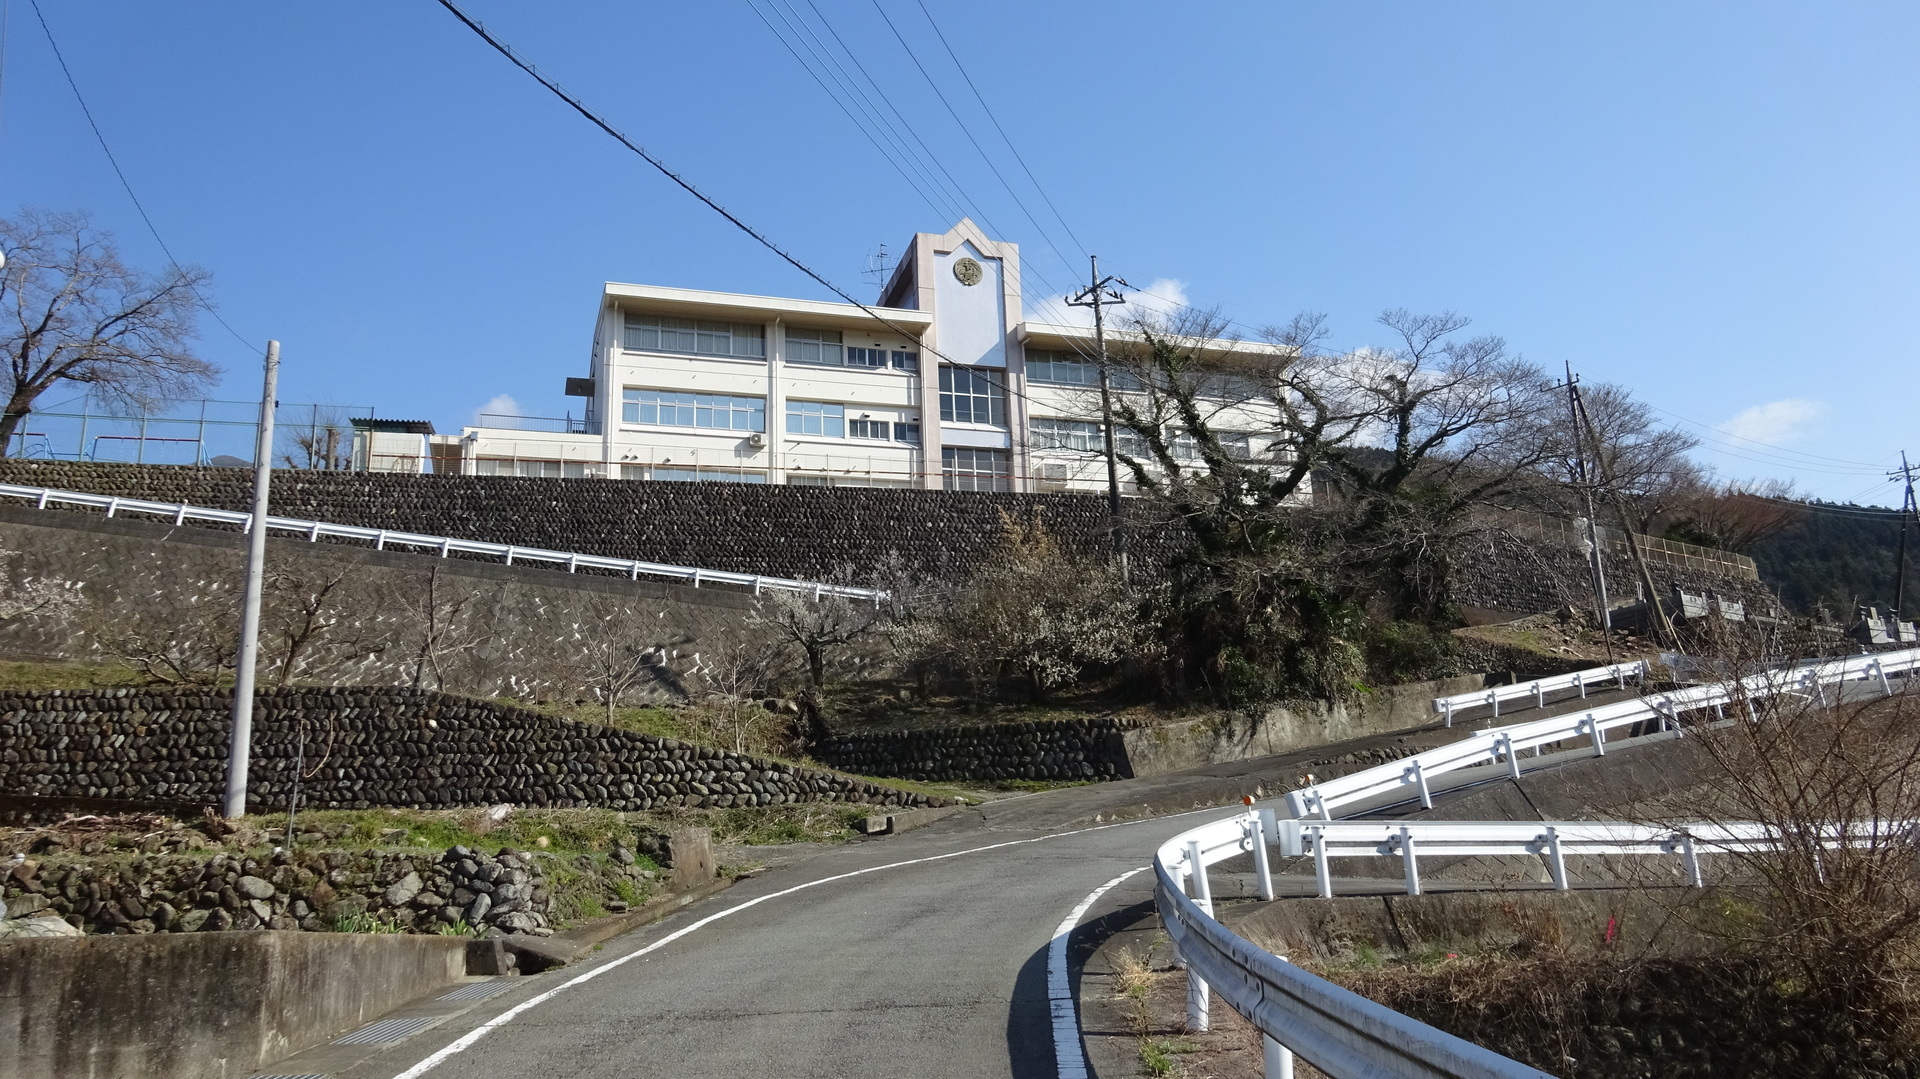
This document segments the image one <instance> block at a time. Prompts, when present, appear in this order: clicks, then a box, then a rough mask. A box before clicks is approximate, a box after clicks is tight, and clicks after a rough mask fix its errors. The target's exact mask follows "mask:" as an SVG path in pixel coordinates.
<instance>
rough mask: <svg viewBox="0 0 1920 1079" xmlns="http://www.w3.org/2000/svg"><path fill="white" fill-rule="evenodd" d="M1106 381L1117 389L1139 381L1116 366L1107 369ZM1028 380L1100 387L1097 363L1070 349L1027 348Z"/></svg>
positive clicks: (1129, 387)
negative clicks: (1052, 350) (1046, 349)
mask: <svg viewBox="0 0 1920 1079" xmlns="http://www.w3.org/2000/svg"><path fill="white" fill-rule="evenodd" d="M1108 376H1109V377H1108V383H1109V384H1110V385H1111V386H1112V387H1113V388H1114V389H1116V390H1137V389H1139V388H1140V380H1139V379H1137V378H1135V377H1133V375H1132V374H1130V373H1129V372H1126V371H1122V370H1119V369H1117V368H1112V367H1109V368H1108ZM1027 381H1028V382H1041V383H1046V384H1049V385H1055V386H1090V387H1093V388H1095V389H1098V388H1099V386H1100V365H1099V364H1097V363H1093V362H1092V361H1091V360H1088V359H1086V358H1084V357H1081V356H1079V355H1077V354H1075V353H1071V352H1046V351H1043V350H1041V349H1037V348H1036V349H1028V350H1027Z"/></svg>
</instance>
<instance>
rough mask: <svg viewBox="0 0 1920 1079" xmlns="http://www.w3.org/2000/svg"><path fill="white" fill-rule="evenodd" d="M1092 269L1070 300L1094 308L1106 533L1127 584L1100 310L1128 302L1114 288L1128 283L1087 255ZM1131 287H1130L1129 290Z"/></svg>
mask: <svg viewBox="0 0 1920 1079" xmlns="http://www.w3.org/2000/svg"><path fill="white" fill-rule="evenodd" d="M1087 261H1088V262H1089V263H1090V264H1091V265H1092V267H1093V273H1092V276H1090V277H1089V278H1088V281H1089V282H1090V283H1089V284H1088V285H1087V287H1086V288H1083V289H1081V290H1080V291H1079V292H1076V293H1074V294H1073V295H1072V296H1069V297H1068V298H1067V304H1068V306H1071V307H1091V308H1093V347H1094V352H1095V353H1096V355H1097V357H1098V362H1099V364H1100V430H1101V433H1102V435H1103V437H1104V439H1105V445H1106V451H1107V529H1108V533H1109V538H1110V539H1111V541H1112V544H1113V560H1114V561H1115V562H1117V563H1118V564H1119V566H1120V579H1121V581H1123V582H1124V581H1125V580H1127V577H1128V573H1127V530H1126V526H1125V524H1124V523H1123V522H1122V520H1121V517H1120V458H1119V455H1118V452H1117V451H1116V449H1115V443H1114V433H1113V379H1112V378H1111V377H1110V376H1109V374H1108V372H1107V326H1106V319H1105V317H1104V316H1103V315H1102V314H1101V309H1102V308H1105V307H1109V306H1112V305H1114V304H1122V303H1126V302H1127V298H1126V297H1125V296H1122V295H1120V291H1119V290H1118V289H1116V288H1114V287H1113V286H1114V285H1116V284H1118V285H1122V286H1127V283H1126V282H1125V281H1123V280H1121V279H1120V278H1118V277H1113V276H1107V277H1101V276H1100V256H1098V255H1088V256H1087ZM1127 287H1131V286H1127Z"/></svg>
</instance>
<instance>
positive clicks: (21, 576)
mask: <svg viewBox="0 0 1920 1079" xmlns="http://www.w3.org/2000/svg"><path fill="white" fill-rule="evenodd" d="M18 560H19V555H18V553H17V552H15V551H11V550H8V549H7V548H6V547H0V626H4V625H6V624H8V623H11V622H15V621H18V620H20V619H23V618H31V617H40V618H60V617H63V616H65V615H67V614H69V613H71V612H72V611H74V610H75V609H77V608H78V607H79V606H80V586H79V585H77V584H75V583H73V582H72V581H67V580H62V579H61V578H59V577H49V576H45V575H36V574H32V573H25V572H20V571H17V570H15V569H14V568H13V565H14V563H15V562H17V561H18Z"/></svg>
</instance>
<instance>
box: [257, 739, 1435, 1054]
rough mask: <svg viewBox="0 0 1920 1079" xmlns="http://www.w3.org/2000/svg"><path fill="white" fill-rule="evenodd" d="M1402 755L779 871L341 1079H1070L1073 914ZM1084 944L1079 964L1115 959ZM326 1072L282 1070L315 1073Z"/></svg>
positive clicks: (1244, 772)
mask: <svg viewBox="0 0 1920 1079" xmlns="http://www.w3.org/2000/svg"><path fill="white" fill-rule="evenodd" d="M1459 734H1460V732H1459V731H1453V732H1445V731H1431V732H1425V733H1423V734H1422V735H1419V736H1416V738H1415V741H1416V742H1418V743H1420V744H1423V745H1430V744H1437V743H1439V742H1443V741H1449V740H1452V739H1453V738H1456V737H1458V736H1459ZM1393 738H1394V736H1383V737H1381V738H1377V739H1366V740H1362V741H1359V742H1355V743H1348V744H1344V745H1339V746H1323V747H1320V748H1318V749H1315V750H1311V751H1307V752H1305V753H1300V754H1292V755H1289V756H1285V757H1274V758H1265V759H1262V760H1259V761H1251V762H1237V763H1234V764H1228V765H1217V766H1213V767H1210V768H1207V769H1202V770H1198V771H1196V772H1193V773H1185V774H1181V775H1175V776H1165V777H1158V778H1155V779H1148V780H1129V781H1125V782H1120V783H1107V784H1098V785H1093V786H1088V787H1081V788H1074V789H1069V790H1062V791H1054V792H1049V793H1046V794H1039V795H1030V796H1023V797H1020V798H1011V799H1007V800H1005V801H1001V802H995V803H990V804H988V805H987V806H984V807H980V808H979V809H975V810H970V811H968V812H965V813H962V814H960V815H957V816H955V817H950V818H948V819H946V820H943V821H940V822H938V823H936V824H934V825H932V826H929V827H927V828H924V829H922V830H920V831H916V832H911V833H908V834H906V835H900V836H891V837H885V838H881V839H875V840H866V841H860V842H856V843H852V844H849V845H846V846H841V847H830V848H824V849H818V850H814V851H809V852H805V853H799V852H794V853H790V854H788V855H787V856H785V857H777V858H776V861H778V862H780V863H781V864H778V865H777V866H776V867H775V868H773V869H771V870H770V871H768V872H765V873H763V874H761V875H758V876H755V877H752V878H749V879H747V880H744V881H742V882H740V883H738V884H736V885H735V886H734V887H732V888H730V889H728V890H727V891H725V892H722V893H720V894H719V895H717V896H715V897H713V898H711V899H708V900H706V901H704V902H701V903H698V904H695V905H694V906H692V907H689V908H687V909H686V910H684V911H682V912H680V913H678V914H676V915H674V916H672V917H670V918H668V919H666V920H664V921H662V922H661V923H659V924H657V925H655V926H652V927H649V928H647V929H645V930H641V931H638V932H635V933H632V934H629V935H628V936H625V937H621V938H617V939H615V940H613V941H610V942H608V943H607V945H606V946H605V947H604V949H603V950H602V951H601V952H600V953H598V954H597V955H596V956H594V957H593V958H591V959H588V960H586V961H584V962H582V963H579V964H575V965H574V966H571V967H567V968H563V969H561V970H558V971H554V972H550V973H548V974H543V975H539V976H534V977H528V978H523V979H515V980H514V983H515V984H514V987H513V988H512V989H511V990H509V991H508V992H506V993H504V994H502V995H500V996H498V997H495V998H493V999H491V1000H488V1001H486V1002H485V1003H484V1004H482V1005H480V1006H477V1007H474V1008H472V1009H471V1010H469V1011H466V1012H464V1013H462V1014H460V1015H457V1016H455V1017H454V1018H453V1019H451V1020H448V1021H446V1022H443V1023H441V1024H440V1025H439V1026H436V1027H433V1028H431V1029H429V1030H427V1031H425V1032H423V1033H420V1034H417V1035H415V1036H413V1037H411V1038H410V1039H408V1040H407V1041H405V1042H402V1043H400V1044H399V1045H396V1046H393V1047H391V1048H388V1049H385V1050H381V1051H378V1052H372V1053H371V1054H370V1055H368V1056H365V1057H363V1058H361V1059H359V1060H357V1061H353V1062H346V1061H340V1060H338V1059H334V1060H329V1061H328V1062H327V1064H328V1066H327V1067H326V1068H325V1069H324V1070H325V1071H326V1072H327V1074H328V1075H329V1079H422V1077H426V1076H432V1077H436V1079H437V1077H441V1076H462V1077H464V1076H468V1075H485V1076H492V1075H526V1076H537V1077H548V1076H552V1077H565V1079H599V1077H608V1079H612V1077H621V1079H626V1077H632V1076H651V1075H660V1076H673V1077H687V1079H703V1077H709V1076H711V1077H720V1076H725V1077H728V1079H739V1077H754V1076H783V1077H784V1076H821V1077H828V1076H831V1077H854V1079H858V1077H876V1079H878V1077H887V1079H898V1077H912V1079H937V1077H946V1076H953V1077H967V1079H994V1077H1003V1076H1005V1077H1016V1079H1041V1077H1046V1079H1054V1077H1055V1076H1056V1075H1057V1074H1059V1072H1058V1069H1057V1067H1056V1059H1055V1050H1054V1039H1053V1019H1052V1015H1051V1012H1050V1008H1049V1001H1048V995H1047V960H1048V949H1049V944H1050V942H1051V940H1052V938H1053V935H1054V933H1055V932H1056V930H1057V927H1058V926H1059V925H1060V924H1061V921H1062V919H1063V918H1066V917H1067V916H1068V915H1069V914H1070V913H1071V912H1072V911H1073V910H1074V909H1075V908H1076V907H1077V906H1079V905H1080V904H1081V903H1082V902H1083V901H1084V900H1085V899H1086V897H1087V896H1088V895H1089V893H1091V892H1093V891H1094V890H1095V889H1098V888H1100V887H1101V886H1102V885H1103V884H1106V883H1107V882H1109V881H1111V880H1112V879H1113V878H1115V877H1117V876H1119V875H1121V874H1123V873H1125V872H1127V871H1128V870H1131V869H1135V868H1137V867H1140V866H1143V865H1145V864H1146V863H1147V862H1148V860H1149V859H1150V858H1151V856H1152V852H1153V851H1154V849H1155V848H1156V847H1157V846H1158V845H1159V844H1160V843H1161V842H1163V841H1164V840H1165V839H1166V838H1168V837H1169V836H1171V835H1173V834H1175V833H1177V832H1179V831H1182V830H1184V829H1186V828H1189V827H1192V826H1193V825H1195V824H1197V823H1200V822H1201V821H1203V820H1205V819H1206V817H1205V816H1204V815H1202V814H1207V813H1210V814H1224V813H1229V812H1233V811H1234V810H1232V809H1229V808H1226V806H1227V805H1228V804H1229V803H1231V802H1233V801H1236V800H1237V798H1238V796H1239V795H1240V794H1242V793H1255V792H1256V791H1264V792H1265V793H1268V794H1272V793H1276V792H1278V791H1280V790H1284V789H1287V788H1289V787H1291V786H1294V785H1296V778H1297V773H1298V772H1299V771H1300V769H1301V768H1302V767H1303V766H1304V765H1305V764H1307V763H1308V762H1310V761H1311V760H1313V759H1314V758H1315V757H1322V758H1324V757H1326V756H1328V755H1331V754H1338V753H1341V752H1345V751H1348V750H1351V749H1354V748H1360V747H1364V746H1367V745H1371V744H1374V743H1377V742H1382V741H1389V740H1393ZM1196 805H1210V806H1212V807H1214V808H1211V809H1207V810H1199V811H1196V810H1194V809H1193V807H1194V806H1196ZM1116 815H1117V816H1118V817H1120V818H1122V819H1120V820H1118V821H1116V820H1115V819H1114V818H1115V817H1116ZM796 855H797V856H796ZM1151 881H1152V877H1151V875H1150V874H1147V873H1141V874H1137V875H1135V876H1133V877H1131V878H1130V879H1128V880H1127V881H1125V882H1123V883H1121V884H1119V885H1118V886H1116V887H1114V888H1113V889H1112V890H1111V891H1109V892H1107V893H1106V894H1105V895H1103V896H1102V897H1101V898H1100V899H1099V901H1098V902H1096V903H1095V904H1093V905H1092V907H1091V908H1090V909H1088V910H1087V911H1086V912H1085V914H1084V916H1083V917H1082V919H1081V924H1083V925H1085V924H1087V923H1089V922H1092V923H1099V922H1101V921H1102V920H1103V919H1107V920H1111V916H1116V915H1119V912H1122V911H1126V910H1128V909H1129V908H1133V910H1132V914H1131V915H1121V916H1122V917H1126V918H1128V919H1129V920H1130V918H1131V917H1137V915H1138V913H1139V912H1140V910H1141V909H1142V907H1141V905H1142V904H1150V902H1151V894H1152V891H1151V889H1152V885H1151ZM1084 935H1085V936H1087V937H1089V938H1092V937H1095V936H1098V933H1097V932H1093V931H1089V932H1088V933H1086V934H1084ZM1075 939H1076V943H1078V944H1080V945H1081V946H1080V947H1076V948H1075V949H1074V954H1075V956H1076V957H1079V956H1080V955H1082V954H1083V953H1084V952H1085V951H1086V950H1088V949H1089V948H1090V946H1091V944H1095V943H1097V940H1091V941H1090V942H1083V941H1081V940H1080V937H1079V936H1076V938H1075ZM1074 974H1075V977H1076V978H1077V976H1078V964H1077V963H1076V964H1074ZM306 1059H307V1054H301V1055H300V1056H296V1057H295V1058H293V1059H292V1060H289V1061H283V1062H282V1063H281V1064H280V1065H278V1066H276V1068H275V1069H274V1073H275V1074H297V1073H298V1072H299V1071H301V1070H302V1069H301V1068H299V1067H298V1065H299V1064H300V1063H301V1062H302V1061H304V1060H306ZM289 1068H292V1070H291V1071H289V1070H288V1069H289ZM311 1070H320V1069H317V1068H316V1069H311Z"/></svg>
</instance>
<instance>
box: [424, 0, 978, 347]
mask: <svg viewBox="0 0 1920 1079" xmlns="http://www.w3.org/2000/svg"><path fill="white" fill-rule="evenodd" d="M439 2H440V6H441V7H444V8H446V9H447V10H448V11H449V12H451V13H452V14H453V16H454V18H457V19H459V20H460V21H461V22H462V23H464V24H466V27H467V29H469V30H472V31H473V32H474V33H475V34H476V35H478V36H479V37H480V39H481V40H482V41H485V42H486V43H487V44H488V45H490V46H492V47H493V49H494V51H496V52H498V53H499V54H500V55H502V56H504V57H506V58H507V59H508V60H509V61H511V62H512V64H513V66H515V67H517V68H519V69H520V70H521V71H524V72H526V73H527V74H528V75H530V76H532V77H533V79H534V81H535V82H538V83H539V84H540V85H542V86H544V87H546V88H547V89H548V90H549V91H550V92H552V94H553V95H554V96H555V97H557V98H559V99H560V100H562V101H564V102H566V103H567V105H568V107H570V108H572V109H573V111H575V112H577V113H579V114H580V115H581V116H584V117H586V119H587V120H588V122H590V123H592V124H593V125H594V126H595V127H597V128H599V129H600V130H602V131H604V132H606V133H607V134H608V135H611V136H613V138H614V139H616V140H617V141H618V142H619V143H620V145H622V146H625V147H626V148H627V149H629V150H631V151H633V152H634V153H635V154H637V155H638V156H639V157H640V159H641V160H643V161H645V162H646V163H647V164H649V165H652V166H653V167H654V168H655V169H656V170H658V171H659V172H660V174H661V175H663V176H665V177H666V178H667V179H669V180H672V181H673V182H674V183H675V184H676V185H678V186H679V187H680V188H681V190H683V191H685V192H687V193H688V194H689V195H692V196H693V197H694V198H697V199H699V200H700V201H701V202H703V203H705V204H706V205H707V208H708V209H711V210H712V211H713V212H715V213H717V214H719V215H720V216H721V217H724V218H726V219H727V221H728V223H730V224H732V225H733V227H735V228H737V229H739V230H740V231H741V232H744V233H746V234H747V235H748V236H751V237H752V238H753V239H754V241H755V242H757V243H759V244H760V246H762V247H764V248H766V249H767V250H769V251H771V252H773V253H774V254H776V255H778V256H780V258H781V259H782V260H784V261H785V262H786V263H787V264H788V265H790V266H792V267H793V268H794V269H796V270H799V271H800V272H801V273H803V274H806V275H807V276H808V277H811V278H813V280H814V281H816V282H818V283H819V284H820V285H821V286H822V287H824V288H826V289H827V290H828V291H829V292H832V293H833V294H834V295H835V296H838V297H840V298H841V299H842V300H845V301H846V302H847V303H849V304H852V305H853V306H855V307H857V308H859V309H860V310H861V311H862V312H863V313H865V314H866V315H867V317H869V318H871V319H873V320H874V321H875V322H878V323H880V324H881V325H882V326H885V327H887V328H888V329H890V330H892V331H893V332H895V333H897V334H899V335H901V336H902V337H905V338H907V339H909V340H918V338H917V337H916V336H915V335H914V334H913V333H911V332H910V331H908V330H907V329H906V328H905V327H903V326H901V325H899V324H898V323H896V322H894V321H893V320H892V319H890V318H888V317H886V316H885V315H883V314H881V313H880V312H878V311H876V310H874V309H873V308H872V307H870V306H868V305H866V304H864V303H861V302H860V301H859V300H856V299H854V298H853V296H852V295H850V294H849V293H848V292H847V291H846V290H845V289H843V288H841V287H840V286H839V285H836V284H834V283H833V282H832V281H829V280H827V278H826V277H825V276H824V275H822V274H821V273H819V272H818V271H816V270H815V269H814V268H813V267H811V266H808V265H807V264H806V263H804V262H801V261H800V260H799V259H798V258H796V257H795V256H793V255H791V254H788V253H787V251H786V249H785V248H783V247H781V246H780V245H779V244H777V243H774V242H773V241H772V240H771V239H769V238H767V236H766V235H765V234H764V233H762V232H760V230H758V229H756V228H754V227H753V226H752V225H749V224H747V223H746V222H745V221H743V220H741V218H740V217H739V216H738V215H736V214H735V213H733V211H731V210H728V209H727V208H726V207H724V206H722V205H720V204H719V203H718V202H716V201H715V200H714V199H713V198H712V197H711V196H709V195H708V194H707V193H706V192H704V191H702V190H700V189H699V188H697V187H695V186H694V185H693V183H692V182H691V181H689V180H687V179H686V178H685V177H683V176H681V175H680V174H679V173H677V172H675V171H673V170H672V169H670V168H668V167H667V166H666V164H665V163H664V162H662V161H661V160H660V159H659V158H657V157H655V156H653V155H652V154H650V153H648V152H647V151H646V150H645V149H642V148H641V147H640V145H639V144H638V143H635V142H634V141H633V140H632V139H629V138H627V137H626V136H625V135H624V134H621V132H620V131H619V129H618V128H615V127H614V126H613V125H612V124H611V123H609V122H608V121H607V120H605V119H603V118H602V117H601V116H600V114H599V113H596V112H594V111H593V110H592V109H590V108H588V107H587V106H586V104H585V103H584V102H582V101H581V100H580V99H579V98H577V97H575V96H573V95H572V94H570V93H568V92H567V91H566V90H565V89H562V88H561V86H560V84H559V83H556V82H554V81H553V80H552V79H549V78H548V77H547V76H546V75H545V74H543V73H542V72H541V71H540V69H539V68H537V67H535V66H534V65H533V64H532V63H530V62H528V61H526V60H523V59H521V58H520V54H519V53H516V52H514V51H513V48H512V47H511V46H509V45H508V44H507V43H506V42H504V41H501V40H500V39H499V38H497V37H495V36H494V35H493V33H492V32H491V31H489V30H488V29H487V28H486V27H485V26H483V25H482V24H480V23H479V22H478V21H476V20H474V19H473V18H472V17H471V16H469V15H468V14H467V13H466V12H464V11H462V10H460V7H459V5H457V4H455V3H454V2H453V0H439ZM920 348H921V350H922V351H924V352H931V353H933V355H934V357H935V358H936V359H941V360H946V361H947V362H949V363H952V362H953V360H952V358H951V357H949V356H946V355H944V354H942V353H941V352H940V351H939V350H938V349H934V348H931V347H929V346H928V345H926V344H925V343H924V342H923V343H921V345H920Z"/></svg>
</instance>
